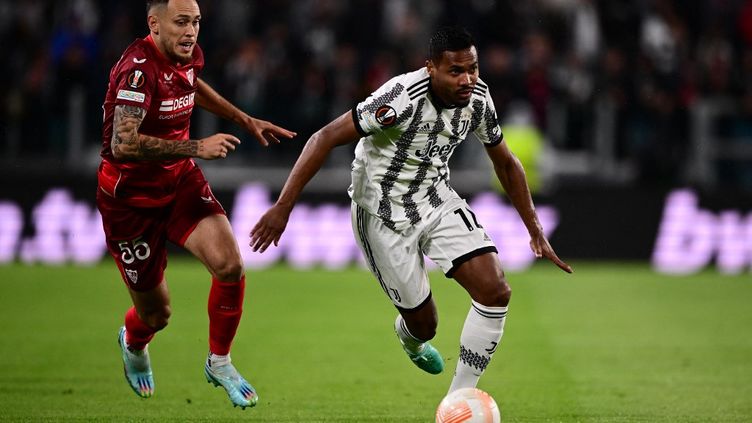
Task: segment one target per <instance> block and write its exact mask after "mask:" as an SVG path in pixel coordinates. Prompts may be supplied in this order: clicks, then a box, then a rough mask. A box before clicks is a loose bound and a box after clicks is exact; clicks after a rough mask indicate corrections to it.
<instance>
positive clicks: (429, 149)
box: [415, 139, 459, 159]
mask: <svg viewBox="0 0 752 423" xmlns="http://www.w3.org/2000/svg"><path fill="white" fill-rule="evenodd" d="M458 145H459V144H458V143H454V144H444V145H438V144H437V142H436V139H432V140H430V141H428V142H427V143H426V148H424V149H423V150H415V155H416V156H418V157H420V158H423V159H430V158H432V157H436V156H448V155H450V154H451V153H452V151H454V149H455V148H456V147H457V146H458Z"/></svg>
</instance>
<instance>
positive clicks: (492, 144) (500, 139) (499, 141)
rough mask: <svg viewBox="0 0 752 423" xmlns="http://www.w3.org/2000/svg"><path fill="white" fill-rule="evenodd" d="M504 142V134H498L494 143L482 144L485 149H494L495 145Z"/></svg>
mask: <svg viewBox="0 0 752 423" xmlns="http://www.w3.org/2000/svg"><path fill="white" fill-rule="evenodd" d="M502 141H504V134H499V138H496V141H494V142H489V143H488V144H483V145H485V146H486V147H489V148H490V147H496V146H497V145H499V144H501V142H502Z"/></svg>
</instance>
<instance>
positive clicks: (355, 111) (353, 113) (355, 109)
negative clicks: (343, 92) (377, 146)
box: [350, 104, 369, 137]
mask: <svg viewBox="0 0 752 423" xmlns="http://www.w3.org/2000/svg"><path fill="white" fill-rule="evenodd" d="M350 115H351V116H352V120H353V123H354V124H355V130H356V131H358V133H359V134H360V136H361V137H367V136H368V135H369V134H368V133H366V131H364V130H363V128H361V127H360V122H358V105H357V104H356V105H355V106H353V108H352V110H351V113H350Z"/></svg>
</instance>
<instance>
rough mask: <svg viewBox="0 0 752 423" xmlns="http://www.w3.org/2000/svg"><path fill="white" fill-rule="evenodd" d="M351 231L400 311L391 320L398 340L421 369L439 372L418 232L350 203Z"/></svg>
mask: <svg viewBox="0 0 752 423" xmlns="http://www.w3.org/2000/svg"><path fill="white" fill-rule="evenodd" d="M352 224H353V232H354V234H355V238H356V241H357V244H358V246H359V247H360V249H361V251H362V252H363V256H364V257H365V258H366V263H367V264H368V267H369V269H370V270H371V272H372V273H373V275H374V276H375V277H376V280H377V281H378V282H379V284H380V285H381V289H382V290H383V291H384V293H385V294H386V295H387V296H388V297H389V299H390V300H391V301H392V303H393V304H394V306H395V307H396V308H397V310H398V311H399V314H398V315H397V318H396V320H395V322H394V330H395V332H396V333H397V337H398V338H399V341H400V344H402V347H403V349H404V350H405V352H406V353H407V355H408V357H410V359H411V360H412V361H413V363H415V365H417V366H418V367H419V368H421V369H422V370H424V371H426V372H428V373H431V374H438V373H441V371H442V370H443V369H444V360H443V359H442V358H441V355H440V354H439V352H438V351H436V349H435V348H434V347H433V346H432V345H431V344H430V343H429V342H428V341H430V340H431V339H433V337H434V336H435V335H436V327H437V326H438V314H437V311H436V305H435V303H434V301H433V298H432V297H431V290H430V286H429V283H428V275H427V273H426V270H425V266H424V261H423V260H424V259H423V254H422V253H421V251H420V249H419V247H418V237H419V234H418V233H415V234H413V235H410V236H404V235H403V234H398V233H395V232H394V231H392V230H391V229H389V228H387V227H385V226H384V225H383V223H382V222H381V220H380V219H378V218H376V217H374V216H371V215H370V214H368V213H367V212H366V211H365V210H363V209H362V208H360V207H359V206H357V205H356V204H354V203H353V205H352Z"/></svg>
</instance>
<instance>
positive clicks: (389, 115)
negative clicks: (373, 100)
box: [375, 106, 397, 126]
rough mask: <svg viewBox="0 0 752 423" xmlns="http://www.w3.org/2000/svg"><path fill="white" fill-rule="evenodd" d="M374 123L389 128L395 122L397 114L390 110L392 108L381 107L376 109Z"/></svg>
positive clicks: (392, 109)
mask: <svg viewBox="0 0 752 423" xmlns="http://www.w3.org/2000/svg"><path fill="white" fill-rule="evenodd" d="M375 116H376V122H378V123H379V124H380V125H381V126H390V125H394V122H396V121H397V112H396V111H395V110H394V108H392V106H381V107H379V108H378V109H376V114H375Z"/></svg>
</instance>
